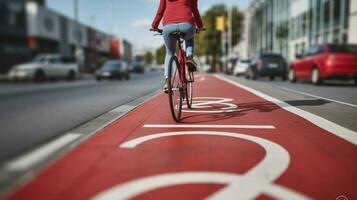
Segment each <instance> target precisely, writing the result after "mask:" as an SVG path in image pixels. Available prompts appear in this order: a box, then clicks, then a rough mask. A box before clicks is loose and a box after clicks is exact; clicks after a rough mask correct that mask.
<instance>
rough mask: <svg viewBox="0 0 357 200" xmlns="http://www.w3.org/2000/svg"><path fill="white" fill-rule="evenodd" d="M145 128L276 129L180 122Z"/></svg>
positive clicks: (270, 126)
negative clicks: (184, 123) (183, 123)
mask: <svg viewBox="0 0 357 200" xmlns="http://www.w3.org/2000/svg"><path fill="white" fill-rule="evenodd" d="M143 127H144V128H210V129H211V128H226V129H275V126H273V125H210V124H207V125H193V124H192V125H179V124H145V125H144V126H143Z"/></svg>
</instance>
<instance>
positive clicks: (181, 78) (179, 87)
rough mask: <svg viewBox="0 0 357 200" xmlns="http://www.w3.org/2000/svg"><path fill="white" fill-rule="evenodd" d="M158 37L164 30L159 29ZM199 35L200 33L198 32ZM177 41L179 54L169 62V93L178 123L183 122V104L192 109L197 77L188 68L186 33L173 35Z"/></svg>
mask: <svg viewBox="0 0 357 200" xmlns="http://www.w3.org/2000/svg"><path fill="white" fill-rule="evenodd" d="M157 32H158V33H159V34H158V35H162V33H163V30H162V29H158V30H157ZM197 33H198V32H197ZM171 36H172V37H174V38H175V39H176V41H177V47H178V48H177V49H178V52H177V53H176V54H175V55H173V56H172V57H171V59H170V62H169V69H168V83H167V85H168V91H167V94H168V96H169V104H170V112H171V115H172V117H173V119H174V120H175V121H176V122H180V121H181V113H182V104H183V101H184V99H185V100H186V104H187V107H188V108H189V109H191V107H192V98H193V83H194V82H195V77H194V74H193V72H190V71H188V69H187V67H186V52H185V50H184V49H183V47H182V44H183V43H184V40H183V39H182V38H184V37H185V33H182V32H179V31H176V32H173V33H171Z"/></svg>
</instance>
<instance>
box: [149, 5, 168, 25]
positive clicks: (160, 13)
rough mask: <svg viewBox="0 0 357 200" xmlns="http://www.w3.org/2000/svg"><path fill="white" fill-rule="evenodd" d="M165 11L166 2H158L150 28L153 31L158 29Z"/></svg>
mask: <svg viewBox="0 0 357 200" xmlns="http://www.w3.org/2000/svg"><path fill="white" fill-rule="evenodd" d="M165 9H166V0H160V5H159V8H158V9H157V12H156V16H155V19H154V21H153V22H152V24H151V27H152V28H153V29H157V28H158V27H159V24H160V22H161V19H162V17H163V16H164V12H165Z"/></svg>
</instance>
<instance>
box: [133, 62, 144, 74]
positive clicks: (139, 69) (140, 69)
mask: <svg viewBox="0 0 357 200" xmlns="http://www.w3.org/2000/svg"><path fill="white" fill-rule="evenodd" d="M130 72H134V73H139V74H142V73H144V65H143V64H142V63H141V62H139V61H134V62H132V63H131V64H130Z"/></svg>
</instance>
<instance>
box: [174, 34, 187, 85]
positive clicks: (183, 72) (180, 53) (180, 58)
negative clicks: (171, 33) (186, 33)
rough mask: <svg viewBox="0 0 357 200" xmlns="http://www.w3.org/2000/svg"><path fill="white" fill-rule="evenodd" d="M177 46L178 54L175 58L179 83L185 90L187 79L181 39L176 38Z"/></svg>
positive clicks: (184, 53)
mask: <svg viewBox="0 0 357 200" xmlns="http://www.w3.org/2000/svg"><path fill="white" fill-rule="evenodd" d="M176 39H177V44H178V53H177V57H178V61H179V64H180V71H179V73H180V82H181V85H182V86H183V87H184V89H186V87H187V85H186V84H187V79H186V52H185V51H184V50H183V48H182V44H183V42H184V40H183V39H181V38H180V37H177V38H176Z"/></svg>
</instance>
